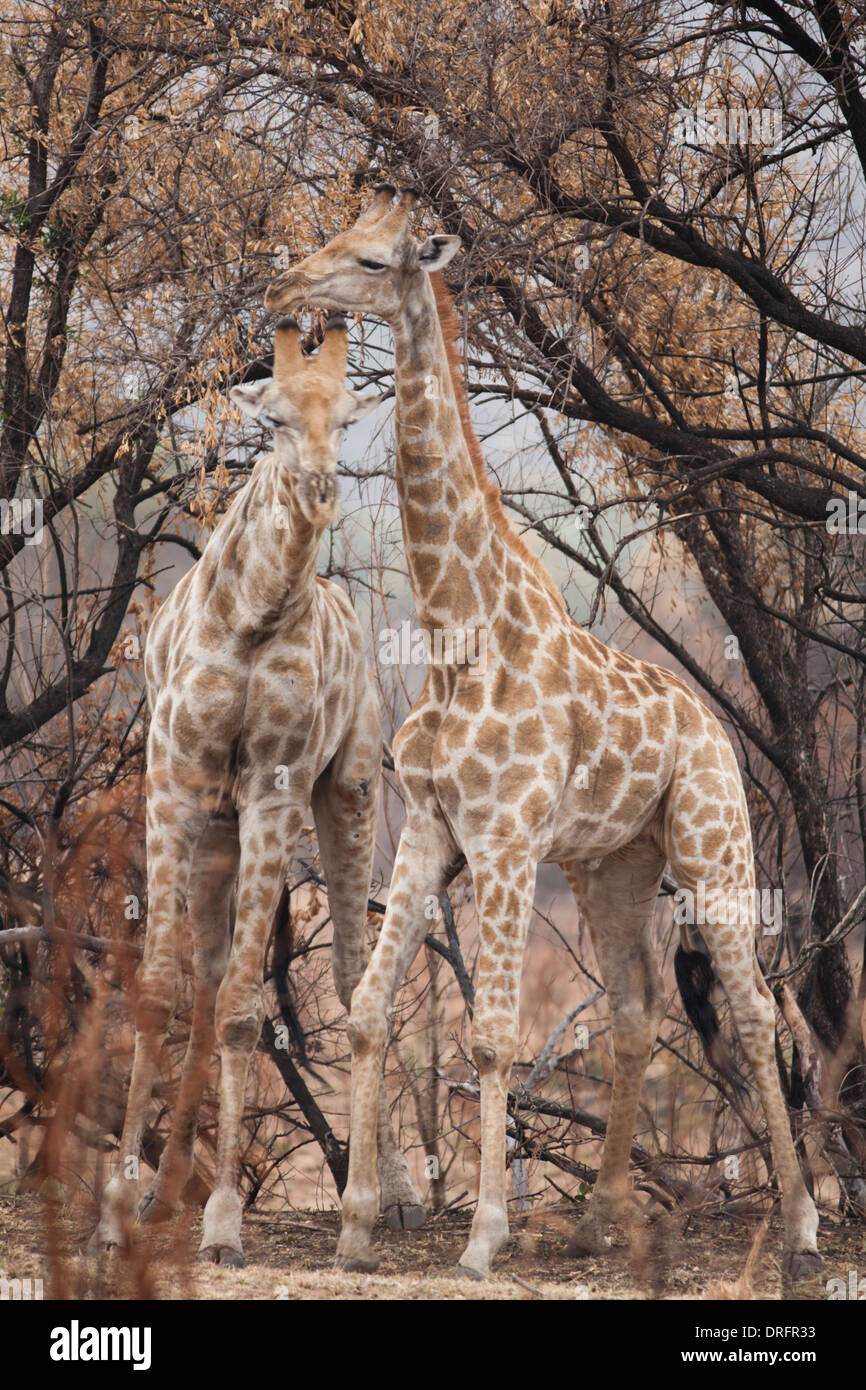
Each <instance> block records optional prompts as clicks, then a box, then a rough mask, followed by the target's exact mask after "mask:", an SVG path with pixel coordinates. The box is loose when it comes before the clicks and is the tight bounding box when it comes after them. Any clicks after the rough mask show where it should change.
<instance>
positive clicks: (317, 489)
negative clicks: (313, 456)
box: [298, 470, 340, 526]
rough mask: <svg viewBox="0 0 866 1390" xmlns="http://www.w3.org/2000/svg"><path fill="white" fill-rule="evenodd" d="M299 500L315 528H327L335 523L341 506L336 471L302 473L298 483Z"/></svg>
mask: <svg viewBox="0 0 866 1390" xmlns="http://www.w3.org/2000/svg"><path fill="white" fill-rule="evenodd" d="M298 498H299V501H300V503H301V507H302V508H303V510H304V512H305V513H306V516H307V518H308V520H309V521H311V522H312V523H313V525H314V526H327V525H328V523H329V522H331V521H333V519H334V517H335V516H336V514H337V509H338V507H339V505H340V495H339V492H338V491H337V474H336V471H330V470H329V471H328V472H324V471H319V470H316V471H310V472H307V473H302V474H301V477H300V479H299V482H298Z"/></svg>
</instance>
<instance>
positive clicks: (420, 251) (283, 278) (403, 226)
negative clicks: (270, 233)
mask: <svg viewBox="0 0 866 1390" xmlns="http://www.w3.org/2000/svg"><path fill="white" fill-rule="evenodd" d="M395 196H397V189H396V188H395V187H394V185H393V184H390V183H380V184H376V185H375V188H374V197H373V200H372V202H371V203H370V205H369V206H368V207H367V208H365V209H364V211H363V212H362V213H361V215H360V217H359V218H358V220H357V221H356V222H355V223H354V225H353V226H351V227H350V228H349V230H348V231H346V232H341V233H340V235H339V236H336V237H334V239H333V241H331V242H329V243H328V245H327V246H325V247H323V248H322V250H321V251H315V252H314V253H313V254H312V255H311V256H307V258H306V260H303V261H301V262H300V263H299V264H298V265H296V266H294V267H293V269H291V270H288V271H286V273H285V274H284V275H280V276H279V277H278V279H276V280H274V282H273V283H272V284H271V285H269V286H268V289H267V293H266V294H265V304H266V306H267V307H268V308H269V309H284V310H289V311H293V310H297V309H299V308H300V307H301V305H302V304H309V303H311V302H313V301H315V303H316V304H321V305H323V306H324V307H325V308H329V309H345V310H348V311H350V312H352V313H356V314H375V315H376V316H377V317H378V318H382V319H385V320H386V321H387V322H389V323H392V322H393V321H394V319H395V318H396V317H397V316H398V315H399V314H400V313H401V312H402V310H403V307H404V305H405V303H406V298H407V296H408V295H410V294H411V292H412V288H413V286H417V285H418V283H419V278H420V277H422V276H424V275H425V274H429V273H430V272H431V271H434V270H441V269H442V267H443V266H446V265H447V264H448V262H449V261H450V260H451V258H452V256H455V255H456V254H457V252H458V250H459V249H460V238H459V237H456V236H445V235H443V234H436V235H434V236H430V237H427V238H426V239H425V240H423V241H419V240H418V238H417V237H413V236H412V234H411V232H410V230H409V213H410V211H411V208H412V204H413V203H414V201H415V194H414V192H413V191H412V190H411V189H406V190H404V192H403V193H401V194H400V195H399V196H397V201H396V203H395V202H394V198H395Z"/></svg>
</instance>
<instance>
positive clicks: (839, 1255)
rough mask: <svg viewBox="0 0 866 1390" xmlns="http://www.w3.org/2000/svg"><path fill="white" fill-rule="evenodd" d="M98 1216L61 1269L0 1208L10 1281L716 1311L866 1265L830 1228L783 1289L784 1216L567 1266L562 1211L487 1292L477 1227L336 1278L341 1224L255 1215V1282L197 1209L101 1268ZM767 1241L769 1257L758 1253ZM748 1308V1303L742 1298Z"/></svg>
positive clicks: (245, 1295)
mask: <svg viewBox="0 0 866 1390" xmlns="http://www.w3.org/2000/svg"><path fill="white" fill-rule="evenodd" d="M93 1216H94V1213H93V1212H91V1211H90V1210H88V1209H86V1208H85V1207H83V1206H79V1205H76V1206H73V1207H67V1208H65V1209H64V1210H62V1211H61V1212H60V1213H58V1216H57V1227H56V1234H57V1252H58V1253H57V1258H56V1259H55V1260H52V1259H51V1258H50V1256H49V1232H48V1230H47V1226H46V1208H45V1205H44V1204H43V1202H42V1201H41V1199H40V1198H38V1197H36V1196H28V1197H14V1198H3V1199H0V1246H2V1249H3V1265H4V1270H3V1272H4V1273H5V1274H6V1275H7V1276H8V1277H18V1278H26V1277H30V1278H42V1279H43V1281H44V1286H45V1294H46V1297H56V1296H57V1295H58V1293H59V1294H60V1295H61V1296H66V1297H71V1298H76V1299H99V1298H112V1299H128V1298H140V1297H142V1296H143V1294H145V1293H146V1292H149V1293H150V1295H151V1296H152V1297H155V1298H157V1299H168V1298H176V1299H193V1300H194V1299H220V1300H223V1299H225V1300H233V1299H257V1300H265V1299H267V1300H279V1299H292V1300H294V1299H340V1300H359V1299H361V1300H364V1299H373V1300H382V1299H386V1300H393V1299H413V1300H425V1301H429V1300H440V1299H441V1300H453V1299H458V1300H459V1299H483V1300H489V1299H496V1300H499V1299H503V1300H511V1299H518V1300H524V1299H534V1298H540V1299H557V1300H560V1299H572V1300H573V1299H581V1300H592V1299H664V1300H672V1301H678V1300H685V1299H708V1298H718V1297H719V1296H720V1294H719V1290H720V1288H722V1287H723V1286H725V1285H727V1286H730V1287H733V1286H735V1285H737V1284H738V1281H741V1280H742V1279H743V1276H744V1270H745V1269H746V1268H748V1279H749V1292H748V1293H747V1294H745V1296H747V1297H752V1298H756V1299H780V1298H783V1297H786V1298H787V1297H796V1298H797V1299H807V1300H809V1299H816V1300H823V1299H825V1298H826V1290H825V1287H824V1284H825V1281H826V1279H828V1278H830V1277H846V1275H847V1270H848V1269H850V1268H855V1267H857V1264H858V1260H859V1263H860V1264H861V1265H862V1259H863V1236H862V1228H857V1227H856V1226H853V1225H852V1226H840V1225H836V1226H829V1227H828V1228H827V1229H826V1230H824V1231H822V1233H821V1236H820V1242H821V1249H822V1252H823V1254H824V1257H825V1268H824V1270H823V1271H822V1274H821V1276H820V1277H819V1278H818V1279H814V1280H809V1281H804V1282H803V1284H802V1285H798V1286H797V1288H796V1289H794V1290H792V1289H783V1287H782V1283H781V1278H780V1273H779V1263H778V1261H779V1257H780V1254H781V1227H780V1224H779V1221H778V1218H776V1217H775V1216H774V1217H773V1218H772V1219H771V1220H770V1221H769V1223H767V1222H766V1220H765V1221H764V1222H763V1223H762V1222H761V1221H760V1218H745V1217H738V1218H736V1219H734V1218H730V1217H724V1216H718V1217H706V1216H704V1217H699V1218H693V1219H691V1220H690V1221H689V1222H688V1224H687V1225H686V1227H685V1229H684V1230H677V1231H676V1232H672V1231H671V1230H670V1229H667V1230H664V1229H662V1228H650V1229H649V1231H648V1232H647V1235H646V1238H645V1239H643V1240H635V1239H632V1241H631V1243H629V1241H628V1240H627V1239H626V1238H625V1237H624V1236H622V1235H621V1234H620V1235H617V1236H616V1237H615V1240H614V1244H613V1245H612V1247H611V1249H610V1251H609V1252H608V1254H606V1255H605V1257H604V1258H603V1259H598V1260H597V1259H584V1260H580V1261H576V1260H571V1259H568V1258H566V1256H565V1255H564V1253H563V1247H564V1244H565V1235H566V1232H567V1230H568V1229H569V1226H570V1224H571V1222H573V1221H574V1219H575V1216H574V1213H573V1211H572V1209H571V1208H570V1207H566V1205H565V1204H559V1205H558V1206H556V1207H548V1208H545V1209H540V1210H537V1211H534V1212H532V1213H530V1214H529V1215H528V1216H527V1217H522V1218H513V1219H512V1238H511V1240H510V1241H509V1243H508V1246H507V1247H506V1250H505V1251H504V1252H503V1255H502V1256H501V1257H500V1258H499V1260H497V1262H496V1266H495V1271H494V1276H493V1278H492V1279H491V1280H490V1281H488V1282H486V1283H475V1282H473V1281H471V1280H465V1279H455V1278H454V1277H453V1274H452V1270H453V1268H454V1265H455V1263H456V1261H457V1259H458V1257H459V1255H460V1252H461V1250H462V1248H463V1245H464V1243H465V1240H466V1235H467V1232H468V1227H469V1222H470V1220H471V1213H470V1212H468V1211H462V1212H452V1213H446V1214H445V1215H443V1216H441V1217H438V1218H436V1219H434V1220H431V1221H430V1222H429V1223H428V1225H427V1226H426V1227H425V1229H424V1230H422V1231H419V1232H416V1233H413V1234H406V1235H393V1234H392V1233H391V1232H389V1231H387V1230H386V1229H385V1228H384V1226H382V1227H381V1228H377V1231H376V1235H375V1244H376V1249H377V1252H378V1253H379V1255H380V1256H381V1265H380V1268H379V1271H378V1272H377V1273H376V1274H372V1275H365V1274H343V1273H340V1272H338V1271H335V1270H334V1268H333V1257H334V1250H335V1248H336V1243H337V1233H338V1229H339V1214H338V1213H337V1212H300V1211H295V1212H291V1213H287V1214H282V1215H271V1214H259V1213H256V1212H251V1213H249V1214H248V1216H247V1217H246V1221H245V1228H244V1243H245V1248H246V1251H247V1259H248V1264H247V1267H246V1268H245V1269H243V1270H222V1269H218V1268H215V1267H214V1266H211V1265H199V1264H198V1263H197V1262H196V1261H195V1251H196V1248H197V1246H198V1241H199V1238H200V1229H201V1225H200V1220H201V1218H200V1213H199V1212H198V1211H193V1210H191V1209H187V1210H185V1211H184V1213H183V1214H182V1215H181V1216H179V1217H178V1219H177V1220H176V1221H175V1222H174V1223H172V1224H171V1225H170V1226H166V1227H163V1228H161V1229H159V1230H157V1231H154V1232H150V1231H142V1230H139V1231H136V1232H135V1233H134V1236H133V1244H134V1251H133V1258H132V1259H130V1257H129V1255H127V1256H122V1255H120V1256H118V1255H115V1256H113V1257H110V1258H104V1257H103V1258H100V1259H98V1260H93V1259H90V1258H88V1257H86V1256H85V1255H84V1254H83V1253H82V1251H83V1247H84V1244H85V1242H86V1238H87V1235H88V1234H89V1231H90V1229H91V1228H92V1220H93ZM764 1231H766V1239H765V1240H763V1248H761V1247H760V1245H759V1243H758V1240H757V1239H756V1233H757V1235H758V1236H761V1235H762V1233H763V1232H764ZM739 1289H740V1293H739V1296H744V1293H745V1291H744V1289H743V1286H742V1284H739Z"/></svg>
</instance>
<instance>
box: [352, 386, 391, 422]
mask: <svg viewBox="0 0 866 1390" xmlns="http://www.w3.org/2000/svg"><path fill="white" fill-rule="evenodd" d="M347 395H348V397H349V400H348V414H347V416H346V424H347V425H356V424H357V423H358V421H359V420H363V418H364V416H365V415H369V414H370V411H371V410H375V409H376V406H377V405H378V404H379V402H380V401H384V399H385V397H384V396H380V395H379V393H378V392H377V391H349V392H347Z"/></svg>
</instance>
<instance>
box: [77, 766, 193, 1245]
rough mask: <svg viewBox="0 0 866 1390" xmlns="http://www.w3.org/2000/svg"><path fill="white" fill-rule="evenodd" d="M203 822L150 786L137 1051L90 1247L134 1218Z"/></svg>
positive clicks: (110, 1239)
mask: <svg viewBox="0 0 866 1390" xmlns="http://www.w3.org/2000/svg"><path fill="white" fill-rule="evenodd" d="M154 781H157V779H154ZM157 785H158V783H157ZM201 828H202V821H201V813H200V811H199V809H198V807H197V806H196V804H195V803H193V802H189V801H187V802H185V801H184V799H183V797H182V796H181V795H180V794H179V793H178V792H177V791H176V790H175V793H174V795H172V796H170V797H169V796H165V795H164V794H162V793H160V792H159V791H158V790H154V789H153V787H152V788H151V790H150V792H149V795H148V801H147V883H148V911H147V931H146V936H145V944H144V956H143V959H142V962H141V965H140V967H139V970H138V973H137V975H136V981H135V989H136V994H137V999H136V1007H135V1054H134V1058H133V1064H132V1076H131V1078H130V1083H129V1096H128V1098H127V1104H126V1115H125V1117H124V1122H123V1132H122V1134H121V1138H120V1150H119V1155H118V1160H117V1166H116V1168H115V1171H114V1173H113V1175H112V1177H111V1179H110V1180H109V1182H108V1183H107V1184H106V1188H105V1192H104V1193H103V1198H102V1206H101V1210H100V1217H99V1224H98V1226H97V1228H96V1230H95V1231H94V1233H93V1235H92V1237H91V1239H90V1244H89V1247H88V1248H89V1250H90V1252H91V1253H95V1252H96V1251H98V1250H99V1249H100V1248H104V1249H112V1248H114V1247H118V1246H121V1245H123V1243H124V1240H125V1239H126V1233H127V1231H128V1229H129V1226H130V1225H131V1224H132V1222H133V1220H134V1218H135V1212H136V1206H137V1201H138V1170H139V1163H140V1157H141V1136H142V1132H143V1130H144V1124H145V1119H146V1117H147V1107H148V1105H149V1104H150V1099H151V1094H152V1091H153V1082H154V1078H155V1076H156V1072H157V1069H158V1065H159V1054H160V1051H161V1048H162V1044H163V1041H164V1039H165V1035H166V1033H167V1032H168V1028H169V1024H170V1023H171V1020H172V1018H173V1016H174V1011H175V1007H176V1004H177V998H178V992H179V989H180V934H181V931H182V929H183V919H184V911H185V906H186V893H187V886H188V881H189V868H188V866H189V864H190V863H191V861H192V855H193V850H194V846H195V843H196V841H197V839H198V835H199V833H200V831H201Z"/></svg>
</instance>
